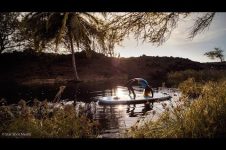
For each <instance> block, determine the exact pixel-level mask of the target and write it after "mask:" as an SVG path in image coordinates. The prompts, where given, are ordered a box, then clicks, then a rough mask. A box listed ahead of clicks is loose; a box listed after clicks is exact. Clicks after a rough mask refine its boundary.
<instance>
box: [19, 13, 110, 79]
mask: <svg viewBox="0 0 226 150" xmlns="http://www.w3.org/2000/svg"><path fill="white" fill-rule="evenodd" d="M99 15H100V14H99ZM23 22H24V24H25V28H26V29H27V30H26V31H27V35H29V36H30V37H32V38H33V40H34V45H35V48H36V49H39V50H41V49H42V48H43V47H45V45H46V44H47V43H52V42H53V41H55V44H56V47H57V48H56V50H58V45H59V44H64V46H66V47H70V51H71V53H72V65H73V71H74V79H75V80H76V81H78V80H80V78H79V76H78V73H77V69H76V62H75V55H74V47H76V48H77V49H83V50H86V51H87V52H89V51H91V50H97V49H99V50H101V52H103V53H110V51H112V49H110V48H109V46H106V44H107V43H106V40H107V39H109V34H107V33H106V26H105V25H104V23H103V21H102V19H100V17H98V15H97V14H94V13H86V12H83V13H82V12H79V13H77V12H64V13H50V12H44V13H28V14H26V16H25V18H24V21H23Z"/></svg>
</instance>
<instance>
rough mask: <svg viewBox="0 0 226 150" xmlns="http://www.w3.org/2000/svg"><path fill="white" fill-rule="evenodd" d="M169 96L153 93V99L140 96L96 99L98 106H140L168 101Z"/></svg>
mask: <svg viewBox="0 0 226 150" xmlns="http://www.w3.org/2000/svg"><path fill="white" fill-rule="evenodd" d="M170 98H171V96H170V95H167V94H163V93H154V97H150V96H148V97H145V96H143V95H142V94H140V95H138V94H137V95H136V98H135V99H133V96H131V97H130V96H129V95H123V96H105V97H100V98H99V99H98V101H99V104H102V105H104V104H106V105H128V104H142V103H146V102H158V101H164V100H170Z"/></svg>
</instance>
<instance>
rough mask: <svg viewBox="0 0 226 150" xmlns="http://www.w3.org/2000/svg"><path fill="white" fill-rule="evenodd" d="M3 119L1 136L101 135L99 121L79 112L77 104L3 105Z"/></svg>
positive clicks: (92, 136)
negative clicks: (18, 134) (9, 134)
mask: <svg viewBox="0 0 226 150" xmlns="http://www.w3.org/2000/svg"><path fill="white" fill-rule="evenodd" d="M0 119H1V125H0V133H2V135H1V136H4V135H5V134H6V133H25V134H26V133H29V134H30V136H29V138H94V137H96V136H97V135H98V123H97V122H96V121H92V120H91V119H88V118H87V117H86V116H85V115H81V114H79V113H77V112H76V109H75V107H74V106H73V105H66V106H64V107H53V106H50V105H48V103H47V101H44V102H40V101H38V100H35V101H34V105H33V106H27V105H26V102H25V101H24V100H21V101H20V102H19V103H18V106H1V107H0ZM14 137H15V136H13V138H14ZM20 137H21V136H20Z"/></svg>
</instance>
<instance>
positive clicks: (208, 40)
mask: <svg viewBox="0 0 226 150" xmlns="http://www.w3.org/2000/svg"><path fill="white" fill-rule="evenodd" d="M196 15H197V13H196V14H195V13H194V15H192V16H191V17H189V18H188V19H186V20H185V21H181V22H180V23H179V24H178V27H177V28H176V29H175V30H174V31H173V32H172V34H171V37H170V38H169V40H168V41H166V42H165V43H163V45H161V46H159V47H157V46H153V45H152V44H151V43H142V41H140V42H139V43H137V40H135V39H133V38H130V39H126V40H125V41H124V42H123V44H122V45H123V47H121V46H116V47H115V51H116V52H117V53H120V57H139V56H141V55H143V54H145V55H147V56H173V57H182V58H188V59H190V60H193V61H199V62H214V61H219V60H218V59H216V60H211V59H209V58H208V57H206V56H204V55H203V54H204V53H205V52H208V51H210V50H213V49H214V48H215V47H218V48H220V49H222V50H223V51H224V53H223V54H224V56H225V59H226V13H225V12H223V13H216V14H215V17H214V19H213V21H212V23H211V25H210V26H209V28H208V29H207V30H206V31H204V32H202V33H201V34H199V35H197V36H196V37H195V38H194V39H193V40H191V39H188V37H189V34H188V33H189V31H190V29H191V26H192V23H193V21H194V18H195V16H196ZM198 15H200V14H198Z"/></svg>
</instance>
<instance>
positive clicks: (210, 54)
mask: <svg viewBox="0 0 226 150" xmlns="http://www.w3.org/2000/svg"><path fill="white" fill-rule="evenodd" d="M204 55H206V56H207V57H209V58H210V59H215V58H219V59H220V61H221V62H223V61H224V55H223V50H221V49H220V48H214V50H213V51H209V52H206V53H205V54H204Z"/></svg>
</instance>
